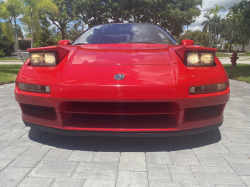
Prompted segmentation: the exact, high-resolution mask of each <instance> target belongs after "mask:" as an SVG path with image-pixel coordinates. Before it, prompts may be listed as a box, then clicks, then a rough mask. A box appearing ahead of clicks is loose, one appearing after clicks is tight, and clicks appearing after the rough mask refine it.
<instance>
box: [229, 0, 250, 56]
mask: <svg viewBox="0 0 250 187" xmlns="http://www.w3.org/2000/svg"><path fill="white" fill-rule="evenodd" d="M228 16H230V17H232V19H233V21H235V22H237V23H238V24H239V25H240V26H241V33H240V34H241V37H242V40H241V41H242V42H243V43H242V42H241V43H242V44H243V49H244V45H245V42H244V40H247V41H249V44H250V40H249V38H250V33H249V29H250V19H249V17H250V1H249V0H242V1H241V2H239V3H236V4H235V5H234V6H232V7H230V9H229V13H228ZM246 52H247V51H246Z"/></svg>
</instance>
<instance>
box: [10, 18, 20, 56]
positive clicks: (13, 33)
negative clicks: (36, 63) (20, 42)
mask: <svg viewBox="0 0 250 187" xmlns="http://www.w3.org/2000/svg"><path fill="white" fill-rule="evenodd" d="M9 22H10V28H11V31H12V35H13V39H14V42H15V45H14V46H15V51H16V52H17V43H16V36H15V32H14V29H13V26H12V22H11V20H9ZM17 54H18V58H19V53H17Z"/></svg>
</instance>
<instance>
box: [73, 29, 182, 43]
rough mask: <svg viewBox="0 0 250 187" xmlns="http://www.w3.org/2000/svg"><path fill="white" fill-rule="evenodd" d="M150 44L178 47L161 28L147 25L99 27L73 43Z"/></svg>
mask: <svg viewBox="0 0 250 187" xmlns="http://www.w3.org/2000/svg"><path fill="white" fill-rule="evenodd" d="M113 43H150V44H172V45H178V43H177V42H176V41H175V39H174V38H173V37H172V36H171V35H170V34H168V33H167V32H166V31H164V30H163V29H161V28H160V27H157V26H154V25H147V24H106V25H97V26H95V27H92V28H90V29H88V30H87V31H85V32H84V33H83V34H82V35H80V36H79V37H78V38H77V39H76V40H75V41H74V43H73V45H77V44H113Z"/></svg>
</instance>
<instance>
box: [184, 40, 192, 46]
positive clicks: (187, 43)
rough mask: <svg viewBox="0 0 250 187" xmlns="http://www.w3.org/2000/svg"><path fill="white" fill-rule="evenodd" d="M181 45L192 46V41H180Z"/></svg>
mask: <svg viewBox="0 0 250 187" xmlns="http://www.w3.org/2000/svg"><path fill="white" fill-rule="evenodd" d="M181 45H194V41H193V40H182V41H181Z"/></svg>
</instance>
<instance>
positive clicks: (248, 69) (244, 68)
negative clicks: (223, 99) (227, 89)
mask: <svg viewBox="0 0 250 187" xmlns="http://www.w3.org/2000/svg"><path fill="white" fill-rule="evenodd" d="M223 66H224V68H225V69H226V71H227V75H228V77H229V78H230V79H234V80H238V81H243V82H248V83H250V64H237V66H232V65H231V64H224V65H223Z"/></svg>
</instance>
